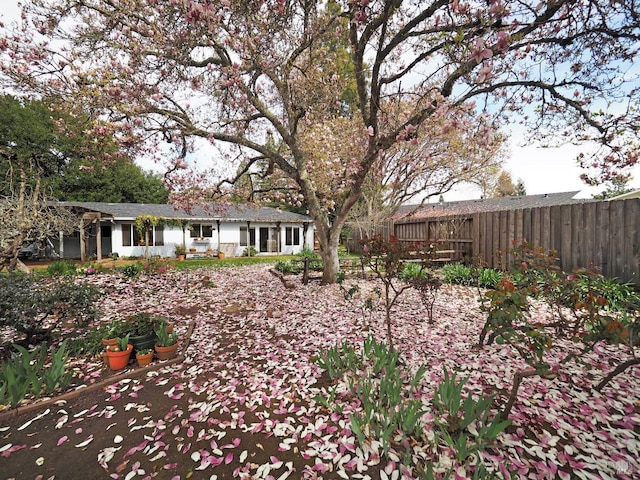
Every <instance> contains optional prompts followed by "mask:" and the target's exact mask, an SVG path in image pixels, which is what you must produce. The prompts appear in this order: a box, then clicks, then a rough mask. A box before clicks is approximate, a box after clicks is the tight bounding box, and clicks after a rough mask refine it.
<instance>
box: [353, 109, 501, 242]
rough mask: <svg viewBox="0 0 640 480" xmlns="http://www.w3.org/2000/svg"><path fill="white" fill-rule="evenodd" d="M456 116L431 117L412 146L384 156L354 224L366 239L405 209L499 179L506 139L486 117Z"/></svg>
mask: <svg viewBox="0 0 640 480" xmlns="http://www.w3.org/2000/svg"><path fill="white" fill-rule="evenodd" d="M451 113H452V115H453V114H454V113H455V114H456V115H457V117H456V118H455V120H454V121H452V119H451V118H448V119H442V118H435V117H434V118H429V119H428V120H427V121H425V122H424V123H423V124H422V125H420V126H419V127H418V130H417V134H416V136H415V137H414V138H413V139H411V141H409V142H398V143H396V144H395V145H394V146H393V147H391V148H390V149H389V150H387V151H385V152H383V153H381V155H379V157H378V161H377V162H376V163H375V164H374V165H373V166H372V168H371V170H370V171H369V174H368V177H367V179H366V180H365V182H364V183H363V186H362V195H361V198H360V200H358V202H357V203H356V205H355V206H354V207H353V208H352V209H351V215H350V218H349V220H348V224H349V225H350V226H351V227H355V228H357V229H358V230H359V237H360V238H366V237H369V238H372V237H373V236H375V234H376V232H377V226H379V225H381V224H382V223H384V222H387V221H388V220H389V218H391V217H392V216H393V215H394V214H395V213H396V212H397V210H398V208H399V207H400V206H401V205H405V204H407V203H409V202H413V203H414V205H415V208H416V209H417V208H419V207H420V206H421V205H422V204H423V203H424V202H425V201H427V200H428V199H429V198H431V197H434V196H439V195H442V194H444V193H446V192H448V191H450V190H451V189H452V188H453V187H455V186H456V185H458V184H460V183H462V182H466V183H473V184H485V183H487V182H489V181H490V178H492V177H495V175H496V171H499V169H500V166H501V165H502V162H503V158H504V156H505V150H506V148H505V145H504V137H503V135H502V134H500V132H499V131H498V130H497V129H496V128H495V127H492V125H491V120H492V119H491V118H490V117H488V116H486V115H476V114H475V112H473V111H467V112H464V111H462V109H458V111H457V112H451Z"/></svg>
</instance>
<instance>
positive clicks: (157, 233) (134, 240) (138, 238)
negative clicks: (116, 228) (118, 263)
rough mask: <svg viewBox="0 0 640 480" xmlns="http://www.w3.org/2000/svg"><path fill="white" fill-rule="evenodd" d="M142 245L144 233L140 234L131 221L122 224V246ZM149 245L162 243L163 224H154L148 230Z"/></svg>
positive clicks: (158, 245) (159, 245)
mask: <svg viewBox="0 0 640 480" xmlns="http://www.w3.org/2000/svg"><path fill="white" fill-rule="evenodd" d="M134 245H144V235H140V233H139V232H138V229H137V228H136V227H135V225H134V224H133V223H123V224H122V246H123V247H131V246H134ZM149 245H154V246H157V247H161V246H162V245H164V226H160V225H158V226H155V227H153V228H152V229H151V230H149Z"/></svg>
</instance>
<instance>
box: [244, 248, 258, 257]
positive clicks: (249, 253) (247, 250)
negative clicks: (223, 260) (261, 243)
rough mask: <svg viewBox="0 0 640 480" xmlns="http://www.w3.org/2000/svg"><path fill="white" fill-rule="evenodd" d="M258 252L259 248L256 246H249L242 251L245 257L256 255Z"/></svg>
mask: <svg viewBox="0 0 640 480" xmlns="http://www.w3.org/2000/svg"><path fill="white" fill-rule="evenodd" d="M257 254H258V250H256V249H255V247H247V248H245V249H244V250H243V251H242V256H243V257H255V256H256V255H257Z"/></svg>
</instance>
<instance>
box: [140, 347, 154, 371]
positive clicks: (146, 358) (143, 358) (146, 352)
mask: <svg viewBox="0 0 640 480" xmlns="http://www.w3.org/2000/svg"><path fill="white" fill-rule="evenodd" d="M136 360H137V362H138V366H139V367H144V366H146V365H149V364H150V363H151V360H153V350H151V349H150V348H143V349H141V350H138V351H137V352H136Z"/></svg>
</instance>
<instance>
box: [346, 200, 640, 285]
mask: <svg viewBox="0 0 640 480" xmlns="http://www.w3.org/2000/svg"><path fill="white" fill-rule="evenodd" d="M383 231H384V232H387V234H386V235H384V236H385V237H387V238H388V235H390V234H391V233H390V232H393V234H394V235H395V236H396V237H397V239H398V240H400V241H416V240H420V241H428V242H435V241H438V242H439V243H440V244H441V245H443V247H444V248H447V249H450V250H455V252H456V253H455V255H454V260H462V259H465V258H469V259H471V258H476V257H480V258H482V259H484V261H485V262H486V263H487V264H488V265H489V266H490V267H493V268H502V269H504V268H507V267H508V266H509V264H510V263H511V258H510V256H509V251H510V250H511V249H512V248H513V245H514V242H515V243H519V242H520V241H522V240H523V239H524V240H527V241H528V242H531V243H532V244H533V245H534V246H538V247H542V248H544V249H546V250H556V251H557V252H558V256H559V258H560V267H561V268H562V269H563V270H565V271H570V270H572V269H573V268H575V267H586V266H589V265H594V266H596V267H597V268H599V269H600V270H601V272H602V273H603V275H605V276H607V277H617V278H618V279H619V280H621V281H623V282H633V283H635V284H636V285H638V286H640V275H639V271H640V199H629V200H616V201H611V202H607V201H600V202H586V203H576V204H570V205H559V206H553V207H540V208H525V209H517V210H504V211H496V212H481V213H474V214H471V215H457V216H448V217H430V218H425V219H417V218H414V219H411V220H404V221H398V222H395V223H393V222H390V224H389V225H387V228H385V229H384V230H383ZM355 240H356V239H354V243H355Z"/></svg>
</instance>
